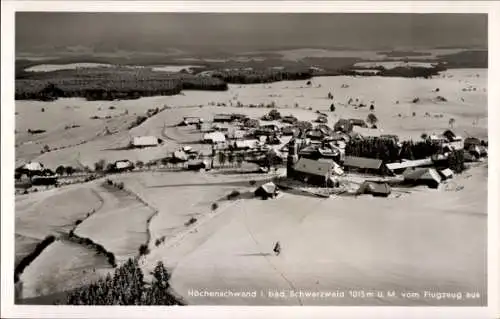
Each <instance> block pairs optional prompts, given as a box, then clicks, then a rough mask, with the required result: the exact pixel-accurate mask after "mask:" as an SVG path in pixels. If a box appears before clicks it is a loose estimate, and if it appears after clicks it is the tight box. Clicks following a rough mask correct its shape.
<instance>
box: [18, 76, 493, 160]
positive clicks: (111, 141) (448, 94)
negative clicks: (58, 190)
mask: <svg viewBox="0 0 500 319" xmlns="http://www.w3.org/2000/svg"><path fill="white" fill-rule="evenodd" d="M343 85H344V86H345V85H347V86H348V87H342V86H343ZM471 87H474V88H476V90H475V91H473V90H471V89H470V88H471ZM464 88H466V89H467V90H466V91H463V89H464ZM436 89H439V92H436ZM486 91H487V71H486V70H482V69H460V70H450V71H447V72H444V73H443V74H442V75H441V76H440V77H435V78H433V79H403V78H388V77H345V76H338V77H317V78H314V79H313V80H312V85H311V86H310V87H308V86H306V83H304V81H283V82H277V83H271V84H255V85H244V86H243V85H230V89H229V90H228V91H225V92H206V91H185V92H183V94H181V95H175V96H157V97H147V98H141V99H139V100H125V101H96V102H88V101H85V100H82V99H60V100H57V101H55V102H35V101H16V112H18V114H17V116H16V130H17V132H18V134H17V135H16V144H18V147H17V148H16V157H17V160H18V161H19V162H21V161H26V160H39V161H41V162H43V163H44V164H45V165H46V166H48V167H51V168H55V167H57V166H58V165H61V164H62V165H67V164H71V165H75V163H78V162H79V163H82V164H83V165H88V166H90V167H92V166H93V165H94V163H95V162H97V161H98V160H100V159H105V160H109V161H111V160H119V159H123V158H128V159H130V160H134V161H137V160H142V161H148V160H151V159H155V158H161V157H164V156H165V153H166V152H168V151H173V150H175V149H176V148H177V147H178V146H179V142H178V141H182V140H184V139H185V137H187V140H189V141H192V139H193V138H194V137H195V136H197V137H196V138H198V137H199V134H198V135H196V132H192V134H191V133H189V134H187V133H186V132H185V133H183V134H181V136H177V138H168V137H169V136H168V135H169V134H170V133H172V132H171V131H172V130H170V132H169V133H168V134H166V135H167V138H165V143H164V144H163V145H162V146H159V147H154V148H148V149H145V150H117V148H120V147H123V146H125V145H126V144H127V143H128V141H130V138H131V137H132V136H138V135H156V136H158V137H160V138H163V137H164V136H163V135H164V134H163V133H164V131H165V130H164V128H165V126H167V127H168V126H171V125H175V124H177V123H179V122H180V121H181V120H182V118H183V117H184V116H201V117H203V118H205V119H206V120H209V119H211V118H212V117H213V115H214V114H216V113H230V112H238V113H244V114H248V115H249V116H252V117H260V116H262V115H264V114H265V113H267V112H268V111H269V110H268V109H266V108H247V107H244V108H238V107H236V105H237V102H240V103H242V104H243V105H250V104H254V105H258V104H260V103H264V104H269V103H272V102H274V103H275V104H276V105H277V106H278V107H279V108H280V109H279V111H280V112H281V113H282V114H283V115H288V114H293V115H296V116H298V117H299V118H300V119H302V120H314V119H315V118H316V117H317V114H316V113H315V111H321V112H325V113H328V120H329V125H333V123H334V122H336V121H337V120H338V119H339V118H361V119H366V117H367V115H368V114H369V113H370V111H369V109H368V107H364V108H356V107H355V106H354V105H348V101H349V99H352V100H353V103H352V104H359V103H364V104H365V105H368V106H369V105H370V104H371V103H372V102H373V104H374V106H375V112H374V113H375V115H376V116H377V118H378V124H377V125H378V128H379V129H380V130H382V131H383V132H385V133H387V134H398V135H400V137H401V138H402V139H409V138H412V139H419V138H420V136H421V135H422V133H424V132H425V133H428V134H430V133H434V132H435V133H440V132H442V131H444V130H445V129H447V128H449V120H450V119H451V118H453V119H455V124H454V126H453V129H454V130H455V131H456V132H457V134H459V135H462V136H468V135H473V136H477V137H479V138H486V137H487V131H488V127H487V111H488V108H487V92H486ZM329 92H331V93H332V94H333V96H334V99H333V100H328V99H327V96H328V93H329ZM438 96H441V97H444V98H445V99H446V100H447V101H446V102H442V101H439V100H438V99H437V98H438ZM415 98H418V99H419V100H418V102H417V103H412V101H413V100H414V99H415ZM356 99H358V101H357V102H356ZM211 102H212V103H225V104H226V105H227V107H215V106H208V104H210V103H211ZM332 103H334V105H335V107H336V110H335V112H329V109H330V105H331V104H332ZM164 105H168V106H170V107H172V109H167V110H165V111H163V112H161V113H160V114H158V115H156V116H155V117H153V118H150V119H148V120H147V121H146V122H144V123H143V124H142V125H140V126H139V127H136V128H134V129H132V130H130V131H126V127H127V126H128V125H129V124H130V122H131V121H132V120H133V119H135V117H136V116H137V115H143V114H144V113H145V112H146V111H147V109H149V108H154V107H163V106H164ZM231 105H232V107H231ZM111 106H113V107H114V108H115V109H113V110H110V109H109V108H110V107H111ZM199 106H202V107H199ZM42 108H44V109H45V112H41V109H42ZM309 108H310V109H311V110H308V109H309ZM126 112H128V114H125V113H126ZM34 113H36V115H37V116H36V117H35V116H33V114H34ZM413 113H415V116H413ZM105 114H106V115H109V116H112V118H110V119H97V120H91V119H90V117H91V116H93V115H98V116H101V115H102V116H106V115H105ZM439 115H443V116H442V117H439ZM35 119H36V120H35ZM73 123H74V124H77V125H80V127H78V128H72V129H69V130H66V129H65V126H66V125H71V124H73ZM106 127H107V128H108V130H109V131H112V132H118V133H117V134H115V135H108V136H103V132H104V130H105V128H106ZM29 128H31V129H46V130H47V132H46V133H43V134H37V135H30V134H28V133H27V132H26V131H27V129H29ZM191 130H192V129H191ZM174 133H175V132H174ZM176 135H178V134H176ZM31 141H34V142H31ZM82 141H89V142H88V143H85V144H81V145H78V146H76V147H70V148H65V149H60V150H56V151H52V152H49V153H44V154H40V151H41V149H42V147H43V146H44V145H48V146H49V147H50V148H51V149H53V148H56V147H60V146H66V145H75V144H78V143H80V142H82ZM26 142H31V143H26ZM199 147H201V146H199Z"/></svg>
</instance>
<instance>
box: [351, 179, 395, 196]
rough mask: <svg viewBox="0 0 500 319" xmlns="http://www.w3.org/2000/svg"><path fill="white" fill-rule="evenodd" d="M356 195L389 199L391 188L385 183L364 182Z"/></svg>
mask: <svg viewBox="0 0 500 319" xmlns="http://www.w3.org/2000/svg"><path fill="white" fill-rule="evenodd" d="M356 194H357V195H360V194H371V195H373V196H377V197H388V196H389V195H390V194H391V186H389V184H387V183H383V182H372V181H364V182H363V183H362V184H361V185H360V187H359V189H358V191H357V192H356Z"/></svg>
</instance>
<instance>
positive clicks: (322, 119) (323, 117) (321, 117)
mask: <svg viewBox="0 0 500 319" xmlns="http://www.w3.org/2000/svg"><path fill="white" fill-rule="evenodd" d="M316 123H328V118H327V117H325V116H321V115H320V116H318V118H317V119H316Z"/></svg>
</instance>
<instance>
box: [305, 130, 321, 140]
mask: <svg viewBox="0 0 500 319" xmlns="http://www.w3.org/2000/svg"><path fill="white" fill-rule="evenodd" d="M306 136H307V137H308V138H310V139H311V140H321V139H322V138H323V133H322V132H321V131H320V130H317V129H314V130H310V131H307V133H306Z"/></svg>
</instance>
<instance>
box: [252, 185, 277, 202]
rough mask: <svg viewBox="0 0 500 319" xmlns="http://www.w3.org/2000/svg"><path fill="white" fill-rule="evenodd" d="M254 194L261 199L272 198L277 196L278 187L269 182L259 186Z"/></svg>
mask: <svg viewBox="0 0 500 319" xmlns="http://www.w3.org/2000/svg"><path fill="white" fill-rule="evenodd" d="M254 194H255V196H257V197H260V198H262V199H268V198H274V197H276V196H277V195H278V187H277V186H276V184H274V183H273V182H269V183H266V184H263V185H261V186H259V187H258V188H257V189H256V190H255V192H254Z"/></svg>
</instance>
